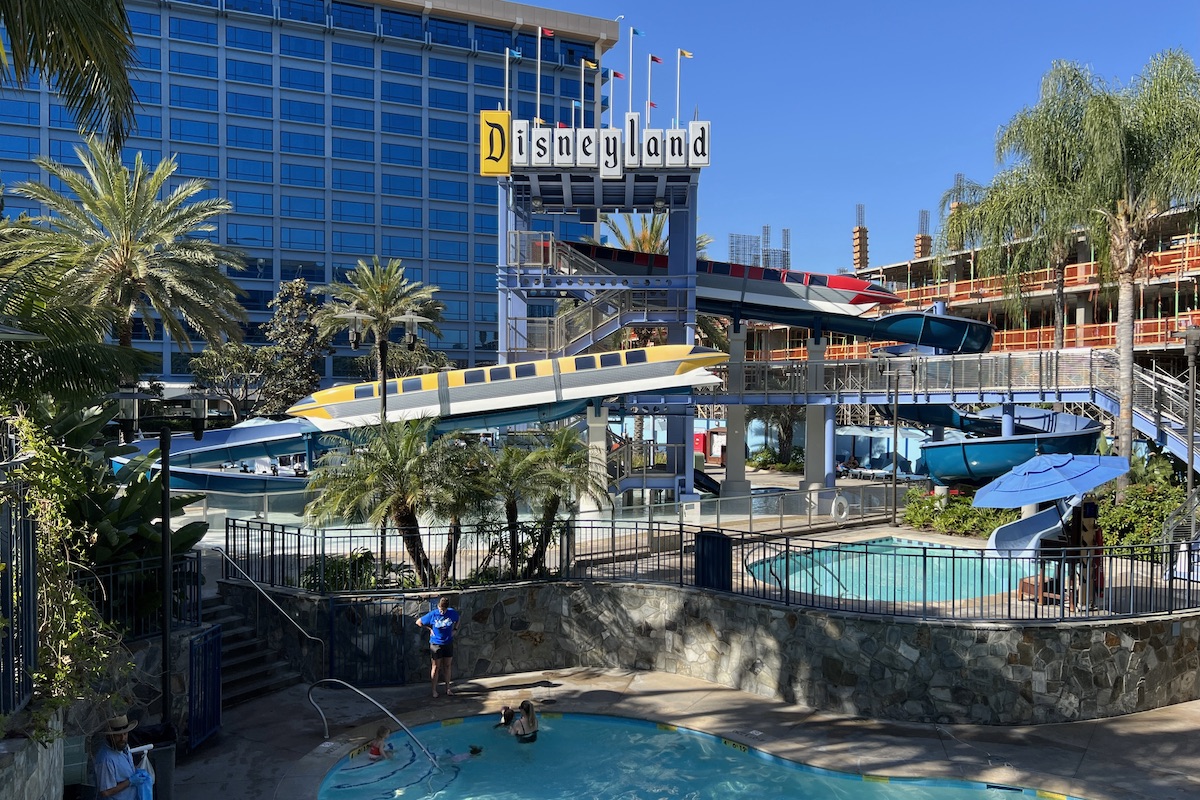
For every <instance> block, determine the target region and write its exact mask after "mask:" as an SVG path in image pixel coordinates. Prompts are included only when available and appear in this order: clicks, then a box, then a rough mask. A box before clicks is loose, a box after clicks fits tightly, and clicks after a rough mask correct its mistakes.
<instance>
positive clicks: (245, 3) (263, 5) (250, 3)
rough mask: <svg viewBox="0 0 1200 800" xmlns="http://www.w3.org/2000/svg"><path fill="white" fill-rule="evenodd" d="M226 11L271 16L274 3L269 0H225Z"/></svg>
mask: <svg viewBox="0 0 1200 800" xmlns="http://www.w3.org/2000/svg"><path fill="white" fill-rule="evenodd" d="M225 10H226V11H245V12H247V13H249V14H263V15H265V16H268V17H269V16H271V12H272V11H273V10H274V3H272V2H271V0H225Z"/></svg>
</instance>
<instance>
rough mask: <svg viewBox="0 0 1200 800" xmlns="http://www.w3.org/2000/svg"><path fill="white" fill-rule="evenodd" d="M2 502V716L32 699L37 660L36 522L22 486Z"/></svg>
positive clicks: (12, 485) (14, 484)
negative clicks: (31, 515) (26, 504)
mask: <svg viewBox="0 0 1200 800" xmlns="http://www.w3.org/2000/svg"><path fill="white" fill-rule="evenodd" d="M9 483H10V488H12V489H13V490H14V491H13V492H12V494H10V496H9V498H7V499H6V500H5V501H4V502H0V717H3V716H6V715H8V714H12V713H13V712H16V711H19V710H20V709H22V708H24V707H25V706H26V705H27V704H28V703H29V701H30V700H31V699H32V697H33V671H34V669H35V668H36V665H37V661H36V655H37V584H36V569H35V560H34V559H35V555H34V537H35V535H36V526H35V524H34V521H33V519H31V518H30V517H29V516H28V514H27V513H26V509H25V503H24V501H23V497H24V489H23V484H21V483H20V482H18V481H14V480H12V479H11V478H10V480H9Z"/></svg>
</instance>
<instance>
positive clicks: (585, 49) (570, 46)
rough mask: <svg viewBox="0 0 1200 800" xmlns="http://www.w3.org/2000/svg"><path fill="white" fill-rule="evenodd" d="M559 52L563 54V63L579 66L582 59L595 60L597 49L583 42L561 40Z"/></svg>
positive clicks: (543, 51)
mask: <svg viewBox="0 0 1200 800" xmlns="http://www.w3.org/2000/svg"><path fill="white" fill-rule="evenodd" d="M545 44H546V43H545V41H543V42H542V57H543V58H545V56H546V53H545ZM558 52H560V53H562V56H563V61H565V62H566V63H568V64H575V65H578V64H579V61H580V59H584V58H586V59H588V60H595V58H596V48H595V47H594V46H592V45H590V44H586V43H583V42H572V41H571V40H570V39H560V40H559V42H558Z"/></svg>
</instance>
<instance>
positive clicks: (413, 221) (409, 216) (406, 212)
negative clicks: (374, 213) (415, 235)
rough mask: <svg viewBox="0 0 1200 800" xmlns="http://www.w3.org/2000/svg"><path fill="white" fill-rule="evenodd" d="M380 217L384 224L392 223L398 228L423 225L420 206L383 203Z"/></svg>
mask: <svg viewBox="0 0 1200 800" xmlns="http://www.w3.org/2000/svg"><path fill="white" fill-rule="evenodd" d="M380 217H381V221H382V222H383V224H384V225H393V226H395V227H398V228H420V227H423V225H422V224H421V208H420V206H389V205H385V206H384V207H383V210H382V211H381V212H380Z"/></svg>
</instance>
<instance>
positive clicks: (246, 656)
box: [221, 642, 279, 675]
mask: <svg viewBox="0 0 1200 800" xmlns="http://www.w3.org/2000/svg"><path fill="white" fill-rule="evenodd" d="M264 645H265V642H264V643H260V644H259V646H256V647H254V648H243V649H241V650H239V651H237V652H236V654H230V653H221V674H222V675H226V674H229V673H232V672H235V671H239V670H245V669H246V668H250V667H257V666H262V667H265V666H269V665H271V664H273V663H275V662H277V661H278V660H279V657H278V655H277V654H276V653H272V652H270V651H269V650H267V649H266V648H265V646H264Z"/></svg>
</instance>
